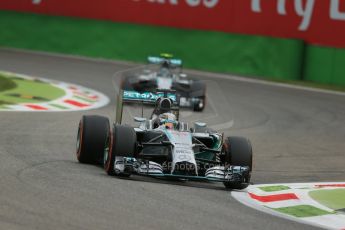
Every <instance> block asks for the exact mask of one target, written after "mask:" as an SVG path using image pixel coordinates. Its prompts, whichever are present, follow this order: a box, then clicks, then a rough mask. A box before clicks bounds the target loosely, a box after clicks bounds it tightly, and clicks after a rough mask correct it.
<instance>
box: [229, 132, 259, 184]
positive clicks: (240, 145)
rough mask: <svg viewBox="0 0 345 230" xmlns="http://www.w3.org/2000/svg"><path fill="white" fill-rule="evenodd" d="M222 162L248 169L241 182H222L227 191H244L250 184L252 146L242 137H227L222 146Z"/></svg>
mask: <svg viewBox="0 0 345 230" xmlns="http://www.w3.org/2000/svg"><path fill="white" fill-rule="evenodd" d="M223 153H224V155H225V156H224V162H223V163H225V164H230V165H233V166H242V167H246V166H247V167H249V172H247V173H245V174H244V175H243V177H242V182H224V186H225V187H226V188H228V189H245V188H246V187H248V185H249V182H250V176H251V175H250V174H251V171H252V169H253V151H252V145H251V143H250V141H249V140H248V139H247V138H244V137H228V138H226V140H225V141H224V144H223Z"/></svg>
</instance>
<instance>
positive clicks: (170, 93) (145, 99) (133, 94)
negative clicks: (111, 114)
mask: <svg viewBox="0 0 345 230" xmlns="http://www.w3.org/2000/svg"><path fill="white" fill-rule="evenodd" d="M159 98H169V99H170V100H171V101H172V108H171V110H173V111H175V115H177V117H178V114H179V104H180V100H179V97H178V95H177V94H176V91H174V90H168V89H161V90H160V89H157V92H137V91H132V90H120V92H119V94H118V97H117V105H116V117H115V122H116V123H117V124H121V122H122V113H123V105H124V104H126V103H137V104H142V105H143V106H144V105H149V106H150V105H151V106H155V105H156V102H157V100H158V99H159Z"/></svg>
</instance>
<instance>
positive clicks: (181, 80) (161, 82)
mask: <svg viewBox="0 0 345 230" xmlns="http://www.w3.org/2000/svg"><path fill="white" fill-rule="evenodd" d="M147 60H148V62H149V64H150V65H148V66H147V68H145V69H144V70H143V71H138V72H134V73H131V74H129V75H127V76H124V78H123V80H122V89H123V90H129V91H133V90H134V91H138V92H155V91H156V89H157V88H158V89H172V90H176V92H177V94H178V95H179V97H180V106H181V107H187V108H191V109H193V110H194V111H202V110H203V109H204V108H205V102H206V85H205V83H204V82H202V81H201V80H198V79H193V78H190V77H188V76H187V75H186V74H185V73H183V72H182V60H180V59H173V58H172V55H169V54H161V56H160V57H153V56H150V57H148V59H147ZM153 66H155V67H156V68H153Z"/></svg>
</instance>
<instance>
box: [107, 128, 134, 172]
mask: <svg viewBox="0 0 345 230" xmlns="http://www.w3.org/2000/svg"><path fill="white" fill-rule="evenodd" d="M136 143H137V136H136V133H135V131H134V129H133V128H132V127H130V126H123V125H114V127H113V131H112V132H109V135H108V138H107V144H106V148H105V150H104V169H105V171H106V172H107V174H108V175H112V176H114V175H117V176H130V174H126V173H119V172H116V171H115V167H114V166H115V159H116V157H117V156H119V157H134V156H135V153H136Z"/></svg>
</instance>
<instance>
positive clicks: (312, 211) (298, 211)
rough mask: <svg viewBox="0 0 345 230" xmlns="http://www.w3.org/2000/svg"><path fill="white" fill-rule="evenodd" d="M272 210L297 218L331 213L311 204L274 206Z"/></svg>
mask: <svg viewBox="0 0 345 230" xmlns="http://www.w3.org/2000/svg"><path fill="white" fill-rule="evenodd" d="M273 210H275V211H278V212H281V213H284V214H287V215H290V216H294V217H299V218H303V217H312V216H322V215H327V214H332V213H331V212H327V211H325V210H322V209H319V208H316V207H314V206H311V205H297V206H291V207H284V208H274V209H273Z"/></svg>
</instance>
